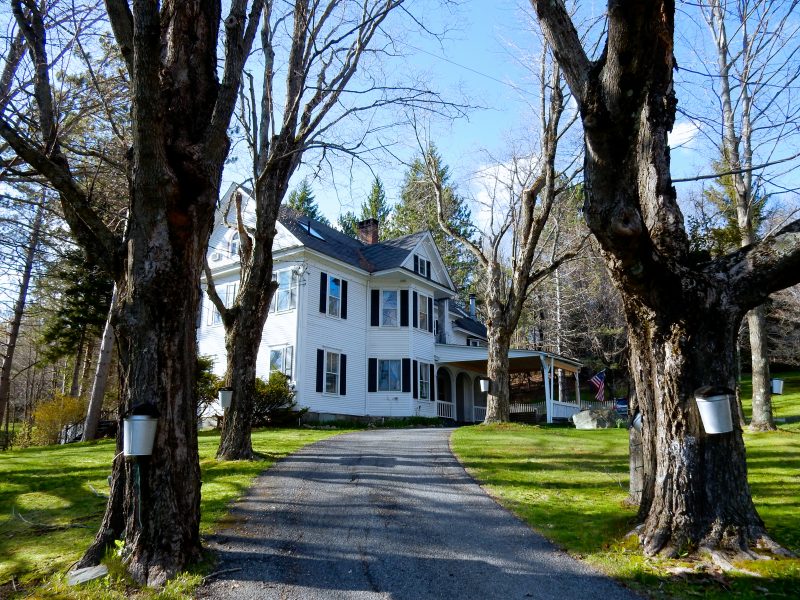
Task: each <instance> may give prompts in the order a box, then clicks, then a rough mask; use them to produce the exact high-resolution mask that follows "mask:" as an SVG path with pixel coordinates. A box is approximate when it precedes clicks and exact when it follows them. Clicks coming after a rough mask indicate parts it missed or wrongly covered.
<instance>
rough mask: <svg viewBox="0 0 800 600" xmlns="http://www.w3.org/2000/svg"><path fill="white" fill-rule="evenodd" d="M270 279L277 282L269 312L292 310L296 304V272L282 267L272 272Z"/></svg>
mask: <svg viewBox="0 0 800 600" xmlns="http://www.w3.org/2000/svg"><path fill="white" fill-rule="evenodd" d="M272 280H273V281H277V282H278V289H276V290H275V295H274V296H273V297H272V303H271V304H270V307H269V310H270V312H276V311H277V312H283V311H287V310H294V309H295V307H296V306H297V272H296V271H295V270H294V269H284V270H282V271H278V272H276V273H273V274H272Z"/></svg>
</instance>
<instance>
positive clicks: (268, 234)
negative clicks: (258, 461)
mask: <svg viewBox="0 0 800 600" xmlns="http://www.w3.org/2000/svg"><path fill="white" fill-rule="evenodd" d="M297 152H298V149H297V147H296V146H295V145H294V144H293V143H292V142H287V141H286V140H285V139H284V138H279V139H278V140H276V150H275V154H276V155H277V156H278V157H279V158H278V159H272V160H270V161H268V162H267V163H266V165H265V166H264V168H263V170H262V172H261V177H259V179H258V182H257V184H256V186H255V190H254V192H255V197H256V227H255V230H254V232H252V237H247V238H246V237H245V236H249V235H251V234H248V232H247V231H245V229H244V227H243V225H242V223H241V219H242V216H241V205H239V204H237V215H238V217H237V219H238V221H239V233H240V236H241V239H242V240H243V243H242V244H241V245H240V252H239V256H240V265H241V275H240V289H239V295H238V297H237V298H236V302H235V305H234V306H233V307H232V308H231V309H225V308H224V306H223V305H222V302H221V300H220V298H219V296H217V294H216V290H211V289H210V290H209V292H210V294H209V295H210V297H211V299H212V301H213V302H214V303H215V305H216V306H217V309H218V310H220V313H221V314H222V315H223V318H222V321H223V323H224V325H225V348H226V351H227V369H226V372H225V384H226V385H227V386H229V387H231V388H233V396H232V398H231V406H230V408H229V409H228V411H227V412H226V414H225V421H224V422H223V425H222V433H221V435H220V442H219V449H218V450H217V458H218V459H222V460H250V459H252V458H253V446H252V442H251V440H250V432H251V429H252V419H253V400H254V398H253V396H254V394H255V386H256V359H257V358H258V351H259V346H260V345H261V335H262V333H263V331H264V324H265V323H266V321H267V315H268V314H269V305H270V302H272V296H273V295H274V293H275V289H276V285H277V284H276V283H275V282H273V281H272V270H273V260H272V242H273V240H274V237H275V233H276V230H275V222H276V221H277V220H278V211H279V209H280V204H281V199H282V198H283V197H284V195H285V194H286V190H287V188H288V185H289V179H290V178H291V176H292V173H293V172H294V169H295V168H296V166H297V159H296V156H297V154H296V153H297ZM239 201H240V199H238V198H237V202H239ZM206 278H207V279H208V280H209V281H211V279H210V271H209V270H208V269H206Z"/></svg>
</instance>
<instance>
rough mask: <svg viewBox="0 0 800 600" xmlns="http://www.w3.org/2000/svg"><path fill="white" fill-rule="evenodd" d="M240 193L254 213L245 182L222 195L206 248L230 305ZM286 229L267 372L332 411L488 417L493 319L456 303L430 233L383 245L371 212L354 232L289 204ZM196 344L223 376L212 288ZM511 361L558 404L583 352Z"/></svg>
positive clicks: (280, 243)
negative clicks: (486, 383)
mask: <svg viewBox="0 0 800 600" xmlns="http://www.w3.org/2000/svg"><path fill="white" fill-rule="evenodd" d="M234 193H240V194H242V199H243V201H242V205H243V214H244V215H245V217H244V218H245V221H249V220H250V219H252V218H253V214H252V207H253V204H254V202H253V201H252V199H251V198H250V197H249V196H248V193H247V191H246V190H244V189H242V188H235V187H232V188H231V190H229V192H228V193H227V194H226V196H225V198H223V199H222V202H221V208H220V210H219V211H218V216H217V221H216V223H215V227H214V230H213V233H212V236H211V239H210V241H209V248H208V260H209V265H210V267H211V271H212V275H213V277H214V281H215V285H216V287H217V291H218V293H219V294H220V296H221V297H222V299H223V300H224V301H226V302H230V301H231V300H232V299H233V298H234V296H235V294H236V292H237V286H238V282H239V262H238V261H239V254H238V245H239V234H238V233H237V229H236V227H235V218H236V217H235V208H233V206H232V205H233V202H232V198H233V194H234ZM277 231H278V233H277V236H276V238H275V242H274V245H273V256H274V264H275V267H274V269H275V273H274V278H275V279H276V280H277V282H278V289H277V291H276V293H275V296H274V299H273V301H272V306H271V307H270V313H269V316H268V318H267V322H266V326H265V328H264V332H263V335H262V343H261V347H260V350H259V355H258V362H257V372H258V375H259V376H260V377H263V378H267V377H268V376H269V373H270V371H272V370H279V371H282V372H283V373H285V374H286V375H288V376H289V379H290V380H291V382H292V384H293V385H294V387H295V391H296V400H297V403H298V405H299V406H301V407H306V408H308V409H309V413H310V414H311V415H312V416H317V417H319V418H320V419H322V420H325V419H329V418H342V417H344V418H347V417H353V416H357V417H404V416H414V415H419V416H428V417H437V416H439V417H444V418H449V419H454V420H456V421H459V422H475V421H482V420H483V419H484V417H485V411H486V408H485V407H486V394H485V393H482V392H481V391H480V380H481V379H482V378H484V379H485V377H486V347H485V346H486V328H485V327H484V326H483V325H482V324H481V323H480V322H479V321H478V319H477V318H476V315H475V304H474V300H473V301H472V302H471V303H470V306H469V307H465V308H462V307H461V306H458V305H457V303H456V302H455V301H454V297H455V295H456V290H455V289H454V286H453V282H452V280H451V279H450V276H449V274H448V272H447V269H446V268H445V265H444V263H443V262H442V259H441V256H440V254H439V251H438V249H437V248H436V244H435V243H434V240H433V237H432V236H431V234H430V232H429V231H423V232H419V233H415V234H411V235H407V236H404V237H401V238H397V239H392V240H387V241H383V242H381V241H379V240H378V223H377V221H375V220H368V221H365V222H362V223H360V224H359V239H353V238H351V237H349V236H347V235H345V234H343V233H342V232H340V231H338V230H336V229H333V228H331V227H328V226H326V225H323V224H321V223H319V222H317V221H315V220H313V219H309V218H308V217H306V216H305V215H302V214H300V213H297V212H296V211H293V210H291V209H288V208H286V207H283V208H281V211H280V216H279V220H278V223H277ZM198 344H199V352H200V354H204V355H210V356H212V357H213V358H214V359H215V362H214V369H215V371H216V372H217V373H218V374H222V373H223V372H224V369H225V344H224V328H223V325H222V323H221V320H220V318H219V313H218V312H217V311H216V309H215V308H214V306H213V304H212V303H211V302H210V300H208V298H207V297H204V301H203V305H202V310H201V315H200V320H199V329H198ZM511 359H512V370H513V369H517V370H531V369H533V368H537V369H538V368H541V369H543V370H544V372H545V374H546V375H547V376H546V377H545V387H546V389H547V390H549V391H548V392H547V394H548V399H549V402H550V401H552V391H553V387H554V386H553V373H554V372H555V370H556V369H563V370H565V371H568V372H570V373H574V374H575V381H576V386H577V381H578V380H577V372H578V370H579V368H580V364H579V363H577V362H575V361H571V360H568V359H564V358H561V357H557V356H554V355H550V354H547V353H544V352H535V351H522V350H514V351H512V354H511ZM548 381H549V386H548ZM576 390H577V387H576ZM574 403H575V400H574V399H573V400H572V401H570V400H569V399H567V400H565V401H564V402H560V403H558V402H556V404H564V405H565V406H566V408H565V410H566V412H568V413H570V414H571V412H577V408H575V409H574V410H573V408H574V406H573V405H574ZM553 406H554V408H551V406H550V404H548V418H550V417H551V415H555V416H560V413H559V411H558V409H556V408H555V405H553ZM561 412H564V411H563V410H562V411H561ZM566 416H569V415H568V414H567V415H566Z"/></svg>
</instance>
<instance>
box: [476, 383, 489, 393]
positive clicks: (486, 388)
mask: <svg viewBox="0 0 800 600" xmlns="http://www.w3.org/2000/svg"><path fill="white" fill-rule="evenodd" d="M478 385H480V388H481V392H483V393H484V394H485V393H487V392H488V391H489V380H488V379H481V380H480V381H479V383H478Z"/></svg>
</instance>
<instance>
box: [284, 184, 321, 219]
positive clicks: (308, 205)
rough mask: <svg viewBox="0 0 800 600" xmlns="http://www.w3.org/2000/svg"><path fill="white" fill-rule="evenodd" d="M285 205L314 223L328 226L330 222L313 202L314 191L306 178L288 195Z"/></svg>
mask: <svg viewBox="0 0 800 600" xmlns="http://www.w3.org/2000/svg"><path fill="white" fill-rule="evenodd" d="M286 205H287V206H288V207H289V208H293V209H294V210H296V211H297V212H300V213H303V214H304V215H306V216H307V217H310V218H312V219H314V220H315V221H319V222H320V223H323V224H324V225H330V221H328V219H327V217H326V216H325V215H323V214H322V213H321V212H320V210H319V206H317V203H316V202H315V201H314V191H313V190H312V189H311V184H310V183H309V182H308V179H307V178H304V179H303V181H301V182H300V185H299V186H298V187H297V188H295V189H294V190H292V191H291V192H290V193H289V197H288V198H287V200H286Z"/></svg>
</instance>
